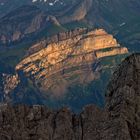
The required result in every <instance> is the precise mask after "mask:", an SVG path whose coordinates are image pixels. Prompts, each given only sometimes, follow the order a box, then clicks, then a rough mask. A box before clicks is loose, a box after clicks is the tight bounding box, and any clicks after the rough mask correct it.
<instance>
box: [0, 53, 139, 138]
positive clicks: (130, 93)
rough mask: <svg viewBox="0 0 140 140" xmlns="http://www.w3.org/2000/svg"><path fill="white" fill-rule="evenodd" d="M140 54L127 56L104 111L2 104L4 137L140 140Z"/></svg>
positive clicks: (114, 78) (110, 87)
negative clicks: (72, 110)
mask: <svg viewBox="0 0 140 140" xmlns="http://www.w3.org/2000/svg"><path fill="white" fill-rule="evenodd" d="M139 85H140V54H134V55H131V56H130V57H128V58H127V59H126V60H125V61H124V62H122V64H121V65H120V66H119V67H118V69H117V70H116V72H115V73H114V75H113V76H112V79H111V81H110V83H109V85H108V88H107V93H106V107H105V109H104V110H102V109H99V108H97V107H96V106H94V105H88V106H86V107H85V108H84V110H83V112H82V113H81V114H79V115H76V114H74V113H72V112H71V111H70V110H69V109H67V108H63V109H61V110H59V111H52V110H50V109H48V108H46V107H43V106H38V105H36V106H33V107H28V106H23V105H21V106H15V107H11V106H8V105H1V106H0V138H1V140H11V139H13V140H19V139H20V140H139V139H140V86H139Z"/></svg>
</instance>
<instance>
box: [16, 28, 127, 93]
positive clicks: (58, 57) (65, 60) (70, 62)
mask: <svg viewBox="0 0 140 140" xmlns="http://www.w3.org/2000/svg"><path fill="white" fill-rule="evenodd" d="M72 34H74V35H70V33H68V36H70V37H67V35H66V34H64V37H63V33H61V35H60V36H61V40H60V41H57V42H55V43H50V44H47V43H48V42H47V40H44V41H41V42H39V43H38V44H35V45H34V46H32V48H42V49H41V50H39V51H37V52H35V53H32V54H31V55H29V56H27V57H25V59H23V60H22V61H21V62H20V63H19V64H18V65H17V66H16V71H23V73H25V75H26V76H27V77H31V78H32V79H33V80H34V81H35V83H36V85H37V87H39V89H40V90H43V91H44V90H45V91H46V90H48V89H50V88H51V87H52V86H53V85H56V84H55V83H54V81H53V80H52V78H51V76H52V75H53V76H54V75H55V74H56V73H59V72H61V73H63V74H65V73H64V71H65V70H67V69H69V71H71V70H72V69H74V68H75V67H80V66H85V67H90V68H91V65H92V64H93V63H95V62H96V60H98V59H99V58H102V57H106V56H113V55H120V54H126V53H128V50H127V48H125V47H121V46H120V44H119V43H118V42H117V41H116V39H114V38H113V36H112V35H110V34H108V33H107V32H106V31H104V30H103V29H97V30H91V31H88V32H85V29H83V30H82V29H81V30H78V34H76V33H74V32H72ZM65 35H66V36H65ZM43 46H45V47H43ZM91 69H92V68H91ZM57 75H58V74H57ZM68 76H69V75H68ZM68 76H67V77H68ZM55 79H56V78H55Z"/></svg>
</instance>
